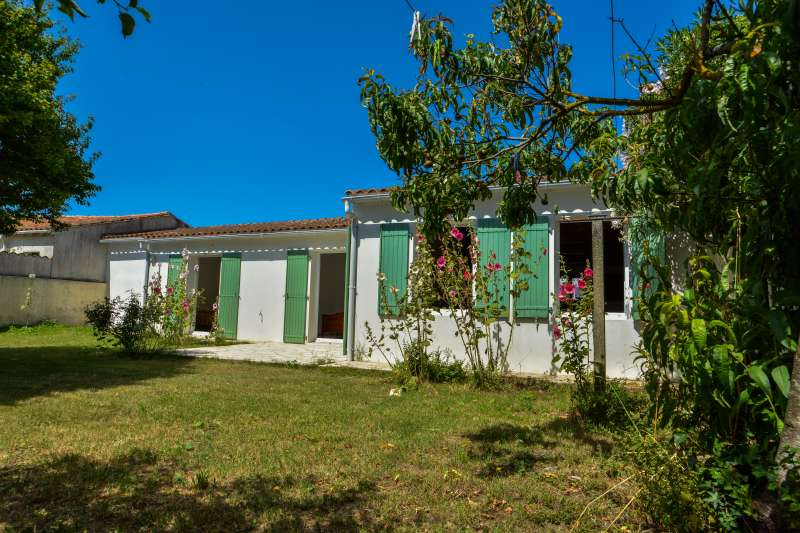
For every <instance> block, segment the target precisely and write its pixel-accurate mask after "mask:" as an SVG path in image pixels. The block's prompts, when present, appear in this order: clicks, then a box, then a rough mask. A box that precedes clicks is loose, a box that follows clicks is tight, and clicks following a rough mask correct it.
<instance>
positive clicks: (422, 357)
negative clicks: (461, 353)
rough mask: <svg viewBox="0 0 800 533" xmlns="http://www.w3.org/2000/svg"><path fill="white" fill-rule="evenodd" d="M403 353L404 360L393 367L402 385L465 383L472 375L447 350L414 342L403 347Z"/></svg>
mask: <svg viewBox="0 0 800 533" xmlns="http://www.w3.org/2000/svg"><path fill="white" fill-rule="evenodd" d="M402 353H403V358H402V360H400V361H399V362H397V363H395V364H394V366H393V367H392V371H393V372H394V373H395V375H396V376H397V378H398V381H399V382H400V383H401V384H402V385H409V384H413V383H419V382H429V383H453V382H455V383H463V382H465V381H467V379H468V378H469V375H470V373H469V370H468V369H467V367H466V366H465V365H464V363H462V362H461V361H459V360H458V359H455V358H454V357H453V356H452V354H450V353H448V352H447V351H445V350H441V349H438V348H433V349H431V348H427V347H425V346H423V345H422V344H421V343H419V342H417V343H413V342H412V343H411V344H406V345H405V346H403V352H402Z"/></svg>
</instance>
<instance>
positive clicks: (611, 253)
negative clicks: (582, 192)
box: [560, 222, 625, 313]
mask: <svg viewBox="0 0 800 533" xmlns="http://www.w3.org/2000/svg"><path fill="white" fill-rule="evenodd" d="M560 229H561V246H560V252H561V258H562V261H563V262H564V264H563V266H564V267H565V268H566V270H567V275H568V277H569V279H570V280H573V279H575V278H578V277H580V276H581V273H582V272H583V269H584V268H586V262H587V261H588V262H589V263H591V261H592V223H591V222H562V223H561V226H560ZM603 259H604V263H603V266H604V267H605V272H604V276H603V281H604V282H605V300H606V301H605V312H606V313H624V312H625V255H624V248H623V245H622V232H621V230H620V229H618V228H615V227H613V226H612V224H611V222H603ZM578 296H579V297H580V294H578Z"/></svg>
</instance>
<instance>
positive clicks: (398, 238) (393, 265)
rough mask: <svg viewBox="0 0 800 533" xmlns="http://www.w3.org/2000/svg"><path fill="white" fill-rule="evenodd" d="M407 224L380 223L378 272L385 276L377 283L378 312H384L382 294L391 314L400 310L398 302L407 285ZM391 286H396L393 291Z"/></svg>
mask: <svg viewBox="0 0 800 533" xmlns="http://www.w3.org/2000/svg"><path fill="white" fill-rule="evenodd" d="M408 238H409V231H408V224H381V251H380V267H379V268H380V272H381V273H382V274H383V275H384V276H385V280H384V281H383V283H382V284H381V283H380V282H379V283H378V291H379V292H378V314H379V315H382V314H384V313H386V311H387V309H386V308H385V307H384V302H383V296H382V295H381V292H380V291H383V295H385V297H386V305H387V306H388V311H389V314H390V315H391V316H397V314H398V313H399V311H400V306H399V305H398V302H399V301H400V299H401V298H404V297H405V294H406V289H407V287H408V278H407V276H408ZM392 287H395V288H397V291H396V292H395V291H393V290H392Z"/></svg>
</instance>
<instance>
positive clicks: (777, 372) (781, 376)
mask: <svg viewBox="0 0 800 533" xmlns="http://www.w3.org/2000/svg"><path fill="white" fill-rule="evenodd" d="M770 374H772V379H773V380H774V381H775V384H776V385H777V386H778V390H779V391H781V394H783V397H784V398H787V399H788V398H789V369H788V368H786V366H785V365H781V366H779V367H776V368H773V369H772V372H770Z"/></svg>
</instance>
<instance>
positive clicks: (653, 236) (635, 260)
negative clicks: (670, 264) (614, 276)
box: [629, 219, 667, 320]
mask: <svg viewBox="0 0 800 533" xmlns="http://www.w3.org/2000/svg"><path fill="white" fill-rule="evenodd" d="M630 225H631V227H630V235H631V238H630V247H631V261H630V274H629V280H630V287H631V317H633V319H634V320H639V303H640V295H641V292H640V291H641V290H642V278H641V275H640V272H639V271H640V269H641V265H642V264H643V263H644V260H645V257H646V255H645V250H648V251H649V253H650V254H651V255H654V256H655V257H657V258H658V260H659V261H661V263H662V264H663V263H665V262H666V260H667V250H666V238H665V236H664V233H663V232H661V231H659V230H656V229H653V228H651V227H648V226H646V225H645V223H644V221H642V220H641V219H632V220H631V223H630ZM645 275H646V276H647V278H648V279H649V280H650V284H649V286H648V287H645V288H644V295H643V297H644V298H647V297H649V296H650V295H652V294H653V293H654V292H655V291H657V290H658V285H659V282H658V279H657V277H656V272H655V269H654V268H653V267H652V266H648V267H647V268H646V269H645Z"/></svg>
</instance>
